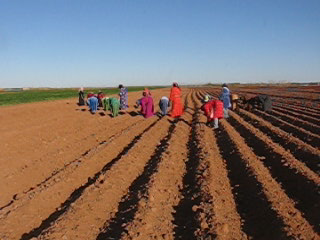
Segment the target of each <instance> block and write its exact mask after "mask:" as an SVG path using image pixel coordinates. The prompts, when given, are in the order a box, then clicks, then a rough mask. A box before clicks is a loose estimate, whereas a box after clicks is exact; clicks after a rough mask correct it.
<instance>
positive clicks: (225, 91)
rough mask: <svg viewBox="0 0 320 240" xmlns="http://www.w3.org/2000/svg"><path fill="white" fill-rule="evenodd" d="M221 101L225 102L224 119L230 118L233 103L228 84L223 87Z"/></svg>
mask: <svg viewBox="0 0 320 240" xmlns="http://www.w3.org/2000/svg"><path fill="white" fill-rule="evenodd" d="M219 99H220V100H221V101H223V113H224V118H228V117H229V113H228V110H229V108H230V107H231V101H230V90H229V88H228V86H227V84H225V83H224V84H223V85H222V91H221V94H220V97H219Z"/></svg>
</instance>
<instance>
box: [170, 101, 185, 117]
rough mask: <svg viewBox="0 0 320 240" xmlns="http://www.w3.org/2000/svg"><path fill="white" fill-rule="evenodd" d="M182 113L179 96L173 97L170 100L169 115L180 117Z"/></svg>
mask: <svg viewBox="0 0 320 240" xmlns="http://www.w3.org/2000/svg"><path fill="white" fill-rule="evenodd" d="M182 114H183V106H182V104H181V100H180V98H175V99H174V100H173V101H172V112H171V117H174V118H175V117H180V116H181V115H182Z"/></svg>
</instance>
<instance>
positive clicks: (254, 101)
mask: <svg viewBox="0 0 320 240" xmlns="http://www.w3.org/2000/svg"><path fill="white" fill-rule="evenodd" d="M119 90H120V92H119V98H116V97H107V96H105V94H103V93H102V92H101V91H99V92H98V94H94V93H93V92H89V93H88V95H87V101H85V97H84V90H83V88H80V89H79V105H85V104H87V105H88V106H89V110H90V112H91V113H93V114H94V113H96V111H97V110H98V107H103V109H104V110H105V111H109V110H110V111H111V113H112V116H113V117H116V116H118V114H119V110H126V109H127V108H128V107H129V105H128V88H126V87H124V86H123V85H122V84H120V85H119ZM202 101H203V105H202V106H201V110H202V111H203V112H204V114H205V116H206V117H207V125H208V126H212V127H213V128H214V129H216V128H218V127H219V119H221V118H228V117H229V109H232V110H237V109H238V104H239V103H242V104H243V105H244V108H245V109H247V110H252V109H260V110H262V111H270V110H271V109H272V101H271V98H270V97H269V96H267V95H257V96H255V97H252V98H250V99H246V98H244V97H242V98H239V96H238V95H237V94H231V92H230V90H229V88H228V86H227V85H226V84H223V85H222V90H221V94H220V95H219V97H218V98H216V99H215V98H213V97H212V96H210V95H205V96H204V99H203V100H202ZM134 107H135V108H139V107H140V108H141V109H140V114H141V115H143V116H144V117H145V118H149V117H152V116H154V115H155V108H154V101H153V97H152V94H151V91H150V90H149V89H147V88H145V89H144V91H143V92H142V97H141V98H140V99H138V100H137V101H136V104H135V106H134ZM169 107H171V114H170V116H171V117H174V118H176V117H180V116H181V115H182V114H183V104H182V102H181V88H180V87H179V85H178V83H176V82H175V83H173V84H172V88H171V91H170V97H169V98H168V97H166V96H163V97H161V98H160V101H159V108H160V115H161V116H165V115H167V113H168V110H169Z"/></svg>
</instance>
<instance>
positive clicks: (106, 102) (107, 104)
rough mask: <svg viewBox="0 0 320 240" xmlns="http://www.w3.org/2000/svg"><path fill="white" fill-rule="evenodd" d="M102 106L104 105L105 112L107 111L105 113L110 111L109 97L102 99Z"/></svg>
mask: <svg viewBox="0 0 320 240" xmlns="http://www.w3.org/2000/svg"><path fill="white" fill-rule="evenodd" d="M102 104H103V110H105V111H109V110H110V100H109V98H108V97H105V98H103V99H102Z"/></svg>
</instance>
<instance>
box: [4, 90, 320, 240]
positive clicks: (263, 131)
mask: <svg viewBox="0 0 320 240" xmlns="http://www.w3.org/2000/svg"><path fill="white" fill-rule="evenodd" d="M311 90H312V89H311ZM311 90H308V91H307V90H301V93H300V94H298V93H295V94H294V97H296V98H298V97H305V99H307V100H308V101H312V99H315V97H316V96H317V94H318V93H317V92H313V91H311ZM272 91H274V92H273V95H274V96H276V97H277V98H280V97H281V96H283V99H284V100H283V102H286V99H287V98H288V96H289V95H288V94H283V95H281V94H282V91H278V90H277V89H272ZM206 92H211V93H214V94H218V91H217V89H183V96H182V100H183V102H184V105H185V113H184V115H183V116H182V117H181V118H179V119H172V118H171V117H169V116H165V117H163V118H159V117H158V116H154V117H152V118H149V119H144V118H143V117H142V116H140V115H138V113H137V109H134V108H133V105H134V103H135V101H136V100H137V99H138V98H139V97H140V95H141V93H130V94H129V99H130V101H129V105H130V106H131V107H130V108H129V109H128V111H126V112H123V113H122V114H121V115H120V116H118V117H116V118H112V117H110V116H109V113H108V112H104V111H103V110H99V111H98V113H96V114H95V115H92V114H90V113H89V112H88V109H87V107H85V106H84V107H79V106H77V104H76V103H77V99H76V98H75V99H68V100H59V101H52V102H42V103H33V104H23V105H17V106H8V107H1V113H0V116H1V117H0V131H1V140H2V141H1V143H2V144H1V146H0V152H1V155H0V166H1V170H0V177H1V180H2V181H1V183H0V189H1V197H0V239H32V238H34V239H213V238H217V239H290V238H291V237H292V238H295V239H319V238H320V237H319V233H320V217H319V216H320V215H319V214H318V213H319V212H320V205H319V203H320V196H319V183H320V177H319V168H320V165H319V164H320V161H319V156H320V150H319V147H320V146H319V138H320V136H319V133H318V131H319V129H318V128H319V120H318V115H319V113H318V112H317V110H316V108H315V109H312V108H310V111H308V112H306V113H303V112H304V111H306V107H305V106H303V107H300V106H297V105H294V104H290V103H286V104H283V105H282V103H281V101H279V102H277V107H276V108H275V110H274V111H273V112H272V113H270V114H267V113H262V112H259V111H255V112H247V111H245V110H242V109H240V111H238V112H231V113H230V118H229V119H227V120H226V119H222V120H220V123H219V124H220V127H219V129H217V130H213V129H212V128H211V127H208V126H206V124H205V123H206V118H205V117H204V116H203V113H202V111H201V110H200V106H201V102H200V99H201V98H202V96H203V95H204V94H205V93H206ZM243 92H250V93H252V92H254V90H250V91H249V90H243ZM270 92H271V90H270ZM152 95H153V97H154V102H155V104H156V105H157V103H158V101H159V99H160V97H161V96H164V95H166V96H168V95H169V89H161V90H156V91H152ZM156 110H158V106H156ZM293 121H294V122H293ZM315 128H317V129H315ZM313 129H315V130H313ZM312 130H313V131H312Z"/></svg>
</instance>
